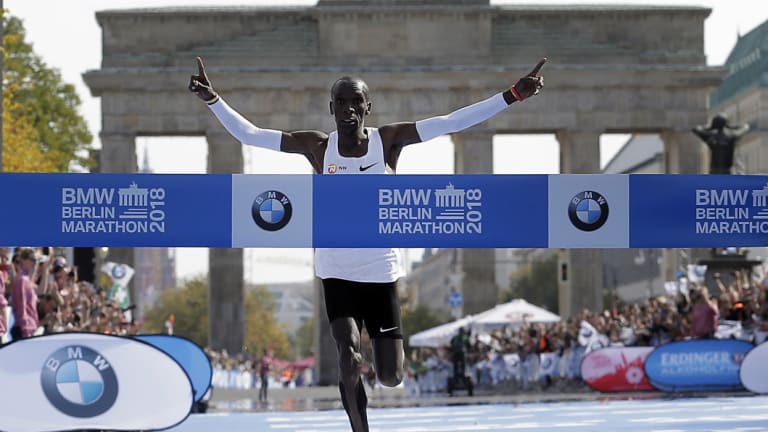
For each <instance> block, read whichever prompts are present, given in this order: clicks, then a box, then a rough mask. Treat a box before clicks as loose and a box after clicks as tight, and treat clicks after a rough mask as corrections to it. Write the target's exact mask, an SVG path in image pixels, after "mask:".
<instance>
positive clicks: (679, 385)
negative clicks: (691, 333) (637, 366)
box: [644, 339, 752, 392]
mask: <svg viewBox="0 0 768 432" xmlns="http://www.w3.org/2000/svg"><path fill="white" fill-rule="evenodd" d="M751 349H752V344H750V343H748V342H744V341H739V340H734V339H696V340H688V341H680V342H671V343H668V344H664V345H660V346H658V347H656V349H654V350H653V351H651V353H650V354H648V357H646V358H645V363H644V367H645V375H646V376H647V377H648V381H650V383H651V385H653V386H654V387H656V388H657V389H659V390H661V391H666V392H693V391H735V390H743V389H744V387H742V385H741V380H740V379H739V369H740V367H741V363H742V361H743V360H744V357H745V356H746V355H747V353H748V352H749V351H750V350H751Z"/></svg>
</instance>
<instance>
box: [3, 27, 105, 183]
mask: <svg viewBox="0 0 768 432" xmlns="http://www.w3.org/2000/svg"><path fill="white" fill-rule="evenodd" d="M3 26H4V33H3V69H4V70H3V89H4V90H5V89H9V90H10V92H9V93H6V92H5V91H4V92H3V96H4V101H3V110H4V112H8V113H9V117H10V118H12V119H15V121H16V122H17V123H18V122H25V123H28V124H29V125H30V126H31V127H32V129H34V131H35V135H34V136H28V137H27V140H26V141H25V142H26V143H27V145H29V144H31V142H34V144H35V146H36V147H37V148H38V149H39V152H40V153H41V154H42V155H44V158H45V159H46V160H47V162H48V163H50V164H51V165H52V167H53V169H52V171H58V172H66V171H68V169H69V166H70V162H73V161H74V162H77V163H78V164H80V165H81V166H84V167H89V166H91V165H92V163H91V160H90V153H89V152H88V150H89V149H90V143H91V141H92V139H93V137H92V136H91V133H90V132H89V131H88V127H87V125H86V123H85V120H84V119H83V118H82V117H81V116H80V114H79V113H78V107H79V106H80V97H79V96H78V95H77V92H76V91H75V87H74V86H73V85H72V84H67V83H64V82H63V81H62V78H61V74H60V73H59V71H58V70H57V69H54V68H51V67H49V66H48V65H47V64H46V63H45V62H44V61H43V59H42V58H41V57H40V56H39V55H37V54H35V52H34V50H33V48H32V45H31V44H30V43H29V42H27V41H26V32H25V30H24V25H23V23H22V21H21V20H20V19H18V18H16V17H14V16H12V15H9V14H8V13H6V12H3ZM6 100H7V101H8V102H6ZM16 128H17V129H18V126H16ZM5 133H6V128H5V127H4V128H3V136H4V137H5ZM3 146H4V147H3V159H4V160H5V159H6V157H10V158H13V157H14V156H13V155H14V151H18V148H15V149H14V148H11V149H9V148H8V147H7V146H6V145H5V144H3ZM9 154H10V156H9ZM30 154H31V155H34V153H30ZM33 162H34V163H33V164H32V168H31V169H30V170H32V171H37V170H40V167H41V166H42V165H40V163H38V161H33ZM8 166H9V167H12V168H16V169H18V170H26V169H27V168H26V166H25V165H20V164H18V163H9V164H8ZM4 170H5V171H10V169H4Z"/></svg>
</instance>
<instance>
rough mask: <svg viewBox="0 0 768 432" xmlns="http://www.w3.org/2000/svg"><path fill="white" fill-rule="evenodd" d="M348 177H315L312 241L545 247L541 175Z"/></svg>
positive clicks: (544, 185)
mask: <svg viewBox="0 0 768 432" xmlns="http://www.w3.org/2000/svg"><path fill="white" fill-rule="evenodd" d="M350 180H351V179H350V176H330V175H328V176H316V177H315V186H314V197H313V199H314V206H313V207H314V225H315V229H314V239H313V244H314V245H315V246H320V247H359V246H360V244H361V243H365V246H366V247H385V246H397V247H456V246H457V245H461V247H467V248H493V247H504V245H515V247H532V248H533V247H547V176H544V175H529V176H522V175H521V176H504V175H495V176H494V175H461V176H450V175H437V176H423V175H398V176H392V175H367V176H355V177H354V180H353V181H350ZM363 239H364V240H363Z"/></svg>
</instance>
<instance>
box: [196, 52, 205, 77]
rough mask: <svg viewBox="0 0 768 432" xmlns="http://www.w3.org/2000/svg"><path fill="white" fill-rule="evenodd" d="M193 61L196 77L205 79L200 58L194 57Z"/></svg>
mask: <svg viewBox="0 0 768 432" xmlns="http://www.w3.org/2000/svg"><path fill="white" fill-rule="evenodd" d="M195 61H197V73H198V75H200V78H205V67H203V59H201V58H200V57H195Z"/></svg>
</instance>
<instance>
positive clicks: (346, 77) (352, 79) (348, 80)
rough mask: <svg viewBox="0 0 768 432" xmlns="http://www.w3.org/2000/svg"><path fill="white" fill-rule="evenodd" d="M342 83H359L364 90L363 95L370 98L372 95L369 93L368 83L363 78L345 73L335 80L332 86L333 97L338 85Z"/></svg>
mask: <svg viewBox="0 0 768 432" xmlns="http://www.w3.org/2000/svg"><path fill="white" fill-rule="evenodd" d="M342 83H350V84H359V85H360V90H362V92H363V95H365V98H366V99H370V95H369V93H368V84H366V83H365V81H363V79H362V78H359V77H356V76H350V75H344V76H343V77H341V78H339V79H337V80H336V81H334V82H333V85H332V86H331V97H333V94H334V93H335V92H336V87H338V86H339V85H340V84H342Z"/></svg>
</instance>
